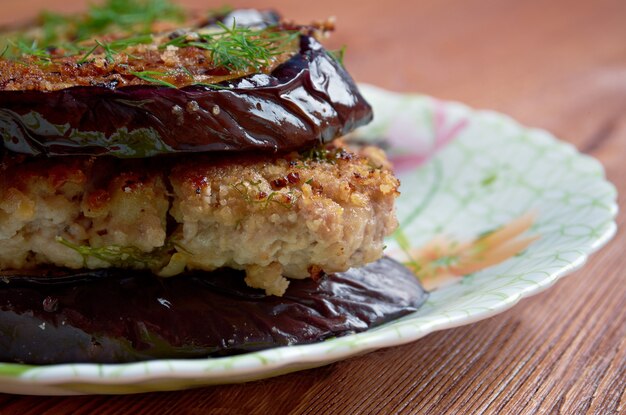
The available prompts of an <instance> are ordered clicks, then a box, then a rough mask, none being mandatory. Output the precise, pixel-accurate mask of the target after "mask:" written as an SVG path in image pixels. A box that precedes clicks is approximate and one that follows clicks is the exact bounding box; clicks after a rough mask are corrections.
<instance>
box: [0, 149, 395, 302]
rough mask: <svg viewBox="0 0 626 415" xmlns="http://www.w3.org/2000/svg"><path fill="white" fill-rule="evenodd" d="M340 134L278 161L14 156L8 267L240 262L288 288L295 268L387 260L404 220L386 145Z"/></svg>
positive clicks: (313, 271)
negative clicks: (364, 145)
mask: <svg viewBox="0 0 626 415" xmlns="http://www.w3.org/2000/svg"><path fill="white" fill-rule="evenodd" d="M340 145H341V143H340V142H339V143H336V144H335V145H334V146H328V147H326V148H323V149H315V150H311V151H309V152H307V153H305V154H298V153H292V154H288V155H283V156H279V157H276V158H274V159H271V160H267V159H266V158H258V157H254V156H246V157H242V156H237V157H236V158H234V157H226V156H222V157H217V156H205V155H194V156H190V157H186V158H184V159H181V158H175V159H174V158H171V159H156V160H148V159H143V160H132V161H131V160H111V159H102V158H100V159H95V158H87V157H71V158H66V159H58V158H57V159H45V160H34V159H26V158H24V159H22V158H19V157H17V158H12V159H7V158H6V157H5V160H4V162H3V164H2V169H3V174H2V175H1V178H0V269H1V270H9V269H22V270H23V269H36V268H38V267H41V266H43V265H53V266H59V267H67V268H74V269H78V268H82V267H86V268H92V269H94V268H103V267H116V266H117V267H119V266H122V267H128V268H136V269H144V268H149V269H151V270H152V271H153V272H155V273H157V274H159V275H162V276H171V275H176V274H178V273H180V272H182V271H184V270H185V269H201V270H208V271H210V270H214V269H217V268H221V267H230V268H235V269H240V270H245V271H246V275H247V277H246V282H247V283H248V284H249V285H250V286H252V287H255V288H262V289H264V290H265V291H266V292H267V293H268V294H274V295H282V294H283V293H284V291H285V290H286V288H287V286H288V280H287V279H286V278H285V277H287V278H307V277H313V278H315V277H317V276H319V275H320V274H321V273H322V272H340V271H345V270H347V269H348V268H350V267H358V266H361V265H364V264H366V263H369V262H372V261H375V260H377V259H378V258H380V257H381V256H382V253H383V238H384V237H385V236H387V235H389V234H390V233H391V232H393V230H394V229H395V227H396V226H397V222H396V218H395V214H394V208H393V203H394V199H395V198H396V197H397V195H398V191H397V187H398V181H397V179H396V178H395V177H394V176H393V174H392V172H391V171H390V170H389V169H388V168H387V167H385V166H384V164H385V159H384V155H383V154H382V151H379V150H377V149H372V148H368V149H364V150H359V151H358V152H351V151H347V150H344V149H342V148H341V147H339V146H340ZM366 155H367V156H366Z"/></svg>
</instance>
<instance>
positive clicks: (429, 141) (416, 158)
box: [387, 100, 468, 172]
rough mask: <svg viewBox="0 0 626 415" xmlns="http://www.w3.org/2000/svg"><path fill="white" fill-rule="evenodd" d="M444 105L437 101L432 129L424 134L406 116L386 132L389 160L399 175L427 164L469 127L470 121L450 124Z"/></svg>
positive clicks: (412, 120) (401, 117) (397, 119)
mask: <svg viewBox="0 0 626 415" xmlns="http://www.w3.org/2000/svg"><path fill="white" fill-rule="evenodd" d="M448 119H449V115H448V113H447V112H446V108H445V104H444V103H442V102H441V101H438V100H435V101H434V108H433V113H432V128H431V132H430V133H424V132H423V131H420V129H418V128H416V121H415V119H414V118H413V117H409V116H407V115H406V113H403V114H402V115H400V116H398V118H396V119H395V120H394V121H393V123H392V124H391V126H390V127H389V129H388V131H387V140H388V142H389V144H390V148H389V149H388V150H387V154H388V156H389V160H390V161H391V162H392V163H393V166H394V169H395V170H396V171H397V172H401V171H406V170H411V169H413V168H415V167H417V166H419V165H421V164H423V163H424V162H426V161H428V160H429V159H430V158H431V157H432V156H433V155H434V154H435V153H436V152H437V151H438V150H440V149H441V148H443V147H444V146H445V145H446V144H448V143H449V142H451V141H452V140H453V139H454V138H456V137H457V136H458V135H459V133H460V132H461V131H462V130H463V129H464V128H465V127H466V126H467V122H468V120H467V119H465V118H464V119H461V120H457V121H453V122H450V121H449V120H448Z"/></svg>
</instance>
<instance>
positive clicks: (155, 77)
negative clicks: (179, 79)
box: [130, 71, 176, 88]
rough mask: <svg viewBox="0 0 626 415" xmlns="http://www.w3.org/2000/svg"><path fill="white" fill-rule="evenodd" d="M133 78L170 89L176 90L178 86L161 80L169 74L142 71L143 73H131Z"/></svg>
mask: <svg viewBox="0 0 626 415" xmlns="http://www.w3.org/2000/svg"><path fill="white" fill-rule="evenodd" d="M130 74H131V75H133V76H136V77H137V78H139V79H143V80H144V81H147V82H150V83H153V84H156V85H161V86H167V87H170V88H176V85H174V84H172V83H170V82H167V81H165V80H163V79H160V78H161V77H166V76H168V75H169V73H167V72H159V71H141V72H131V73H130Z"/></svg>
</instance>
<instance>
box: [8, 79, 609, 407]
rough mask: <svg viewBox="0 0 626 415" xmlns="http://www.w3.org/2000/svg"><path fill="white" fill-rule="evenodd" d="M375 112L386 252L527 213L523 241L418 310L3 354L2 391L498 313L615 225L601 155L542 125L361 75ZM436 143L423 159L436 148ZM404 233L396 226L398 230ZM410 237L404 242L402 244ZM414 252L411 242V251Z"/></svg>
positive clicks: (385, 341)
mask: <svg viewBox="0 0 626 415" xmlns="http://www.w3.org/2000/svg"><path fill="white" fill-rule="evenodd" d="M362 90H363V93H364V95H365V96H366V97H367V99H368V100H369V101H370V102H371V104H372V105H373V107H374V111H375V120H374V122H373V123H372V124H370V125H369V126H368V127H366V128H364V129H362V130H360V131H359V132H358V134H357V136H358V138H361V139H365V140H378V139H381V138H385V139H387V140H386V141H387V143H388V144H390V148H389V154H390V157H391V158H392V159H393V160H394V161H395V162H396V163H397V166H398V174H399V176H400V178H401V180H402V187H401V191H402V196H401V197H400V199H399V201H398V215H399V219H400V223H401V233H399V234H396V238H391V239H390V241H389V244H388V245H389V247H388V252H389V253H390V254H392V255H396V256H399V257H400V258H401V259H406V258H405V257H404V254H403V252H404V251H406V250H407V249H408V250H409V251H412V250H414V249H416V248H419V247H421V246H424V245H425V244H427V243H428V242H429V241H432V240H433V239H434V238H437V237H438V235H442V234H445V235H447V236H448V237H449V238H448V240H458V241H465V240H471V239H472V238H476V237H477V236H478V235H480V234H482V233H484V232H485V231H489V230H492V229H494V228H497V227H499V226H502V225H505V224H507V223H510V222H511V221H512V220H514V219H515V218H517V217H520V216H522V215H524V214H528V213H532V214H534V217H535V220H534V224H533V226H532V228H531V229H530V231H529V234H530V235H538V236H540V239H538V240H537V241H535V242H533V243H532V244H531V245H530V247H528V249H526V250H524V251H523V252H522V253H520V254H518V255H516V256H514V257H512V258H510V259H508V260H506V261H505V262H502V263H500V264H498V265H495V266H492V267H489V268H487V269H484V270H481V271H479V272H476V273H473V274H471V275H470V276H469V277H465V278H463V279H462V280H460V281H457V282H455V283H453V284H450V285H447V286H445V287H443V288H440V289H438V290H436V291H435V292H433V293H432V294H431V297H430V299H429V301H428V302H427V304H426V306H425V307H424V308H423V309H421V310H420V311H419V312H417V313H415V314H412V315H410V316H407V317H405V318H402V319H400V320H398V321H395V322H392V323H389V324H387V325H384V326H382V327H379V328H376V329H373V330H370V331H367V332H365V333H361V334H356V335H351V336H347V337H342V338H338V339H332V340H329V341H325V342H321V343H317V344H312V345H305V346H292V347H281V348H276V349H271V350H266V351H263V352H258V353H250V354H245V355H240V356H234V357H224V358H213V359H203V360H157V361H151V362H145V363H132V364H119V365H114V364H106V365H97V364H66V365H51V366H26V365H19V364H0V391H2V392H10V393H23V394H51V395H52V394H82V393H137V392H147V391H159V390H176V389H183V388H189V387H194V386H201V385H211V384H222V383H233V382H243V381H249V380H254V379H261V378H267V377H271V376H277V375H280V374H284V373H288V372H293V371H296V370H301V369H305V368H311V367H316V366H322V365H326V364H329V363H331V362H335V361H337V360H341V359H345V358H347V357H350V356H353V355H356V354H361V353H365V352H368V351H371V350H375V349H379V348H382V347H390V346H396V345H400V344H404V343H408V342H411V341H414V340H416V339H419V338H420V337H422V336H425V335H426V334H428V333H431V332H433V331H435V330H442V329H446V328H450V327H455V326H460V325H463V324H469V323H472V322H475V321H477V320H480V319H484V318H486V317H489V316H492V315H494V314H497V313H500V312H502V311H504V310H506V309H508V308H509V307H511V306H513V305H514V304H515V303H516V302H518V301H519V300H520V299H521V298H523V297H526V296H529V295H532V294H535V293H537V292H539V291H541V290H543V289H545V288H546V287H549V286H550V285H552V284H554V282H555V281H557V280H558V279H559V278H561V277H562V276H564V275H565V274H567V273H570V272H572V271H573V270H574V269H576V268H578V267H580V266H581V265H582V264H583V263H584V262H585V260H586V259H587V256H588V255H589V254H590V253H592V252H593V251H595V250H596V249H598V248H599V247H601V246H602V245H603V244H605V243H606V242H607V241H608V240H609V239H610V238H611V237H612V235H613V234H614V233H615V229H616V225H615V215H616V212H617V205H616V191H615V189H614V187H613V186H612V185H611V184H610V183H608V182H607V181H606V180H605V177H604V172H603V169H602V166H601V165H600V164H599V163H598V162H597V161H596V160H594V159H592V158H590V157H588V156H585V155H581V154H579V153H578V152H577V151H576V150H575V149H574V148H573V147H572V146H571V145H569V144H566V143H563V142H560V141H558V140H556V139H555V138H553V137H552V136H551V135H550V134H548V133H546V132H545V131H541V130H534V129H528V128H525V127H522V126H520V125H519V124H517V123H516V122H515V121H513V120H512V119H510V118H508V117H506V116H504V115H501V114H497V113H494V112H486V111H473V110H470V109H469V108H467V107H465V106H463V105H460V104H456V103H449V102H441V101H437V100H435V99H433V98H429V97H426V96H419V95H405V94H396V93H391V92H386V91H383V90H381V89H378V88H374V87H371V86H362ZM437 149H441V151H440V152H439V153H438V154H437V155H436V156H435V157H434V158H433V159H432V160H430V161H428V162H427V163H426V164H424V165H422V166H420V167H419V168H418V167H417V165H418V164H420V163H421V162H422V161H424V160H425V159H427V158H429V156H430V154H431V153H433V152H434V150H437ZM402 235H404V238H403V237H402ZM407 245H410V246H407ZM416 252H419V251H416Z"/></svg>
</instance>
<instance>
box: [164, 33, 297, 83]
mask: <svg viewBox="0 0 626 415" xmlns="http://www.w3.org/2000/svg"><path fill="white" fill-rule="evenodd" d="M217 25H218V27H219V28H220V29H221V30H219V31H215V32H211V33H196V34H190V33H186V34H184V35H181V36H178V37H176V38H174V39H172V40H170V41H168V42H166V43H164V44H162V45H161V46H160V48H161V49H164V48H166V47H167V46H170V45H171V46H176V47H179V48H182V47H196V48H199V49H204V50H207V51H209V53H210V57H211V60H212V61H213V64H214V65H215V66H217V67H225V68H228V69H230V70H237V71H241V70H246V69H250V68H252V69H260V68H261V67H263V66H267V65H269V64H270V62H271V59H272V58H273V57H274V56H277V55H280V54H281V53H284V52H286V51H287V50H288V49H289V47H290V45H291V44H292V43H293V41H295V40H296V39H297V38H298V36H299V32H298V31H277V30H275V29H274V28H272V27H270V28H265V29H251V28H248V27H241V26H237V25H236V22H234V21H233V24H232V26H226V25H225V24H223V23H221V22H218V23H217Z"/></svg>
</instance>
